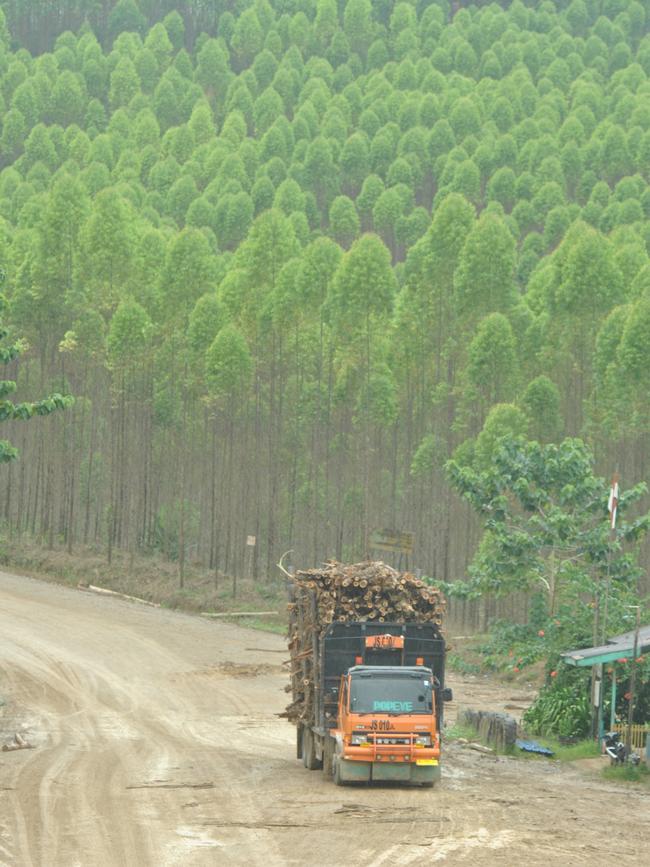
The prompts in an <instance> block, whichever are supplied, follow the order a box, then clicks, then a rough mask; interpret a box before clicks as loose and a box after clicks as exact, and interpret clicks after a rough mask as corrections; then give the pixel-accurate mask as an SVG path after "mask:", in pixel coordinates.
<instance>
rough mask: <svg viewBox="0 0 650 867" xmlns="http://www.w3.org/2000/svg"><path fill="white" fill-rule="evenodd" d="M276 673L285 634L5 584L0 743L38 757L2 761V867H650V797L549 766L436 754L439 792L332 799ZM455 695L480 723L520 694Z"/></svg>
mask: <svg viewBox="0 0 650 867" xmlns="http://www.w3.org/2000/svg"><path fill="white" fill-rule="evenodd" d="M285 658H286V654H285V653H284V652H283V640H282V639H281V638H280V637H279V636H274V635H270V634H265V633H260V632H254V631H252V630H246V629H242V628H238V627H236V626H231V625H228V624H215V623H213V622H209V621H206V620H202V619H200V618H198V617H191V616H186V615H182V614H178V613H174V612H170V611H164V610H160V609H155V608H149V607H145V606H140V605H137V604H133V603H128V602H122V601H119V600H116V599H112V598H102V597H98V596H94V595H91V594H87V593H83V592H81V591H77V590H73V589H68V588H64V587H60V586H57V585H54V584H48V583H42V582H39V581H35V580H32V579H28V578H20V577H15V576H11V575H6V574H0V700H2V701H3V705H2V706H1V707H0V738H1V739H2V742H3V743H4V742H6V741H8V740H9V739H10V737H12V736H13V734H14V732H16V731H18V732H19V733H20V734H22V736H23V737H24V738H26V739H27V740H29V741H30V742H31V743H32V744H33V745H34V749H31V750H20V751H16V752H7V753H2V752H0V864H2V865H10V867H14V865H20V867H76V865H78V867H113V865H126V867H148V865H152V867H166V865H192V867H193V865H233V867H239V865H241V867H253V865H263V867H275V865H278V867H279V865H318V867H320V865H323V867H325V865H328V867H352V865H354V867H365V865H373V867H382V865H384V867H387V865H429V864H437V863H441V864H467V865H480V867H483V865H488V867H489V865H497V864H498V865H509V867H510V865H516V864H521V863H523V864H525V865H526V867H532V865H562V867H567V865H581V864H585V865H587V864H589V865H611V864H612V863H616V864H619V865H620V864H625V865H628V864H629V865H641V864H644V863H648V862H647V861H646V860H645V857H646V855H647V851H648V850H647V841H648V827H649V818H650V803H649V799H648V798H647V797H646V796H644V794H643V793H641V792H639V791H637V790H635V789H627V788H625V787H621V786H616V785H608V784H606V783H603V782H602V781H601V780H600V779H599V778H598V777H597V776H596V775H595V773H594V772H591V775H590V773H585V772H583V771H580V770H577V769H575V768H567V767H564V766H560V765H559V764H556V763H554V762H537V761H536V762H525V761H518V760H515V759H498V760H497V759H495V758H493V757H485V756H481V755H479V754H478V753H473V752H471V751H469V750H466V749H463V748H462V747H460V746H457V745H454V744H448V745H447V751H446V756H445V764H444V766H443V774H444V781H443V783H442V784H441V786H440V787H439V788H437V789H433V790H415V789H406V788H398V787H394V786H391V787H389V786H384V787H381V788H369V787H361V788H360V787H348V788H336V787H335V786H334V785H333V784H332V783H331V782H329V781H326V780H325V779H323V777H322V774H321V772H315V771H312V772H310V771H306V770H305V769H304V768H303V767H302V764H301V763H299V762H298V761H296V759H295V758H294V756H295V745H294V730H293V728H292V727H291V726H290V725H289V724H288V723H287V722H285V721H284V720H282V719H279V718H278V716H277V714H278V713H279V712H280V711H281V710H282V709H283V707H284V705H285V703H286V695H285V693H284V692H283V687H284V684H285V683H286V676H285V675H284V673H283V670H282V662H283V660H284V659H285ZM451 685H452V686H453V687H454V689H455V692H456V698H457V701H458V702H459V703H463V704H466V705H467V706H475V707H476V706H490V707H499V706H503V707H505V706H506V704H507V703H508V702H509V701H512V696H513V692H517V690H516V689H514V690H513V688H505V689H504V688H499V687H494V688H492V689H491V690H490V688H488V687H486V685H485V683H480V684H479V685H477V684H476V683H472V682H463V681H460V680H458V679H456V680H455V681H454V679H453V678H451ZM499 690H500V691H499ZM519 700H521V698H520V699H519ZM452 711H453V708H452ZM644 841H645V842H644Z"/></svg>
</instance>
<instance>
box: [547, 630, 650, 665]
mask: <svg viewBox="0 0 650 867" xmlns="http://www.w3.org/2000/svg"><path fill="white" fill-rule="evenodd" d="M637 652H638V653H639V655H640V656H641V655H643V654H645V653H650V625H649V626H642V627H641V628H640V630H639V646H638V651H637ZM633 653H634V630H632V631H631V632H624V633H622V634H621V635H615V636H614V637H613V638H609V639H608V640H607V643H606V644H602V645H601V646H600V647H583V648H581V649H579V650H566V651H565V652H564V653H561V654H560V656H561V657H562V659H563V660H564V661H565V662H566V663H568V664H569V665H577V666H581V667H584V666H591V665H599V664H600V663H604V662H616V660H617V659H628V658H629V657H631V656H632V654H633Z"/></svg>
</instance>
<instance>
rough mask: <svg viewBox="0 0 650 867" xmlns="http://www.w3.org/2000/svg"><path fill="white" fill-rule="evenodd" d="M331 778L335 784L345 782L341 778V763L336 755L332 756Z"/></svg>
mask: <svg viewBox="0 0 650 867" xmlns="http://www.w3.org/2000/svg"><path fill="white" fill-rule="evenodd" d="M332 779H333V780H334V785H335V786H344V785H345V783H344V782H343V780H342V779H341V763H340V761H339V757H338V756H333V758H332Z"/></svg>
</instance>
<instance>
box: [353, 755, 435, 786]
mask: <svg viewBox="0 0 650 867" xmlns="http://www.w3.org/2000/svg"><path fill="white" fill-rule="evenodd" d="M338 763H339V767H340V774H341V780H343V781H344V782H346V783H355V782H358V783H363V782H366V783H367V782H370V781H372V780H377V781H379V780H397V781H399V782H404V783H433V782H436V781H437V780H439V779H440V765H439V763H438V762H437V761H436V763H435V764H426V765H425V764H417V763H416V762H404V761H402V762H391V761H379V762H363V761H358V760H356V761H348V760H347V759H343V758H339V759H338Z"/></svg>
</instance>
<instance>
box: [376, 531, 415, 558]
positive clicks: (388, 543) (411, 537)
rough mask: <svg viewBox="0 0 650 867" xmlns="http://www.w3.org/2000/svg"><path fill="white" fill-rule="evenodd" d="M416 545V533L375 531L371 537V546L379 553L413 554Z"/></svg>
mask: <svg viewBox="0 0 650 867" xmlns="http://www.w3.org/2000/svg"><path fill="white" fill-rule="evenodd" d="M414 543H415V533H410V532H408V531H403V530H386V529H384V530H375V531H374V533H372V534H371V536H370V546H371V547H372V548H377V549H378V550H379V551H394V552H396V553H398V554H412V553H413V545H414Z"/></svg>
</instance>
